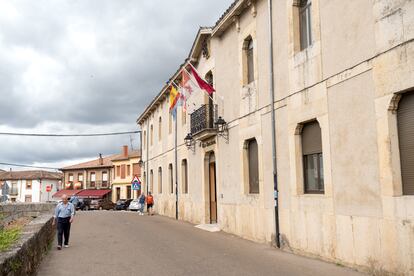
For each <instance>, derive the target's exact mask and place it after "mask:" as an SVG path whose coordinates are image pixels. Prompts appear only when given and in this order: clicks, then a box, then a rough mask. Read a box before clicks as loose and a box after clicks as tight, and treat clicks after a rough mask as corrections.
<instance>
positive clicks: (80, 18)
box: [0, 0, 232, 169]
mask: <svg viewBox="0 0 414 276" xmlns="http://www.w3.org/2000/svg"><path fill="white" fill-rule="evenodd" d="M231 2H232V0H209V1H207V0H204V1H200V0H176V1H166V0H145V1H144V0H140V1H139V0H134V1H133V0H122V1H119V0H65V1H64V0H59V1H55V0H54V1H52V0H36V1H32V0H21V1H18V0H16V1H0V95H1V98H0V132H19V133H22V132H23V133H29V132H30V133H94V132H99V133H100V132H112V131H128V130H136V129H137V125H136V123H135V120H136V118H137V117H138V115H139V114H140V113H141V112H142V111H143V109H144V107H145V106H146V105H147V104H148V103H149V102H150V101H151V99H152V98H153V97H154V96H155V95H156V94H157V93H158V92H159V91H160V89H161V87H162V86H163V85H164V84H165V82H166V81H167V80H168V78H169V77H170V76H171V75H172V74H173V73H174V72H175V71H176V70H177V68H178V66H179V65H180V64H181V63H182V62H183V60H184V59H185V58H186V57H187V55H188V52H189V50H190V47H191V45H192V42H193V40H194V38H195V35H196V33H197V30H198V28H199V26H211V25H213V24H214V23H215V21H216V20H217V19H218V18H219V17H220V15H221V14H222V13H223V12H224V11H225V9H226V8H227V7H228V6H229V5H230V4H231ZM130 138H132V139H134V140H133V142H132V143H133V145H134V146H135V147H138V135H135V136H133V137H130V136H129V135H126V136H121V137H103V138H29V137H27V138H22V137H14V136H0V162H6V163H18V164H31V165H37V166H39V165H43V166H52V167H61V166H64V165H69V164H72V163H74V162H75V163H76V162H78V161H81V160H86V159H88V158H95V157H96V156H97V154H98V153H100V152H101V153H103V154H104V155H107V154H112V153H116V152H118V151H119V150H120V147H121V145H123V144H130ZM0 168H3V169H8V168H9V166H1V165H0Z"/></svg>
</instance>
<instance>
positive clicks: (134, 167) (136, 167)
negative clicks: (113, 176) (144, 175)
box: [132, 163, 140, 176]
mask: <svg viewBox="0 0 414 276" xmlns="http://www.w3.org/2000/svg"><path fill="white" fill-rule="evenodd" d="M132 174H133V175H134V176H135V175H138V176H139V175H140V173H139V165H138V163H133V164H132Z"/></svg>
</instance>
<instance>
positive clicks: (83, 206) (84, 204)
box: [75, 198, 91, 211]
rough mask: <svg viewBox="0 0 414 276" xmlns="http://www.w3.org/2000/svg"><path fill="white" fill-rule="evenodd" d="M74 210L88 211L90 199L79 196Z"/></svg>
mask: <svg viewBox="0 0 414 276" xmlns="http://www.w3.org/2000/svg"><path fill="white" fill-rule="evenodd" d="M75 208H76V210H82V211H88V210H89V209H90V208H91V200H90V199H89V198H79V199H78V204H77V205H76V206H75Z"/></svg>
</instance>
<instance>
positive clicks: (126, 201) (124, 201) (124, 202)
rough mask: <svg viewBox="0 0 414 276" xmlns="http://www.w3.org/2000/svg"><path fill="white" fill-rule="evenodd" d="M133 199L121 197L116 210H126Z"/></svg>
mask: <svg viewBox="0 0 414 276" xmlns="http://www.w3.org/2000/svg"><path fill="white" fill-rule="evenodd" d="M131 201H132V199H120V200H118V201H117V202H116V205H115V210H126V209H127V208H128V207H129V204H130V203H131Z"/></svg>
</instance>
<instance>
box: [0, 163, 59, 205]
mask: <svg viewBox="0 0 414 276" xmlns="http://www.w3.org/2000/svg"><path fill="white" fill-rule="evenodd" d="M61 181H62V174H61V173H55V172H48V171H40V170H36V171H9V172H0V183H1V185H2V186H3V185H4V184H7V185H8V200H9V201H11V202H47V201H49V200H52V195H53V194H54V193H56V192H57V190H58V187H59V186H58V185H60V183H61ZM2 190H3V189H1V190H0V194H1V193H2Z"/></svg>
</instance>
